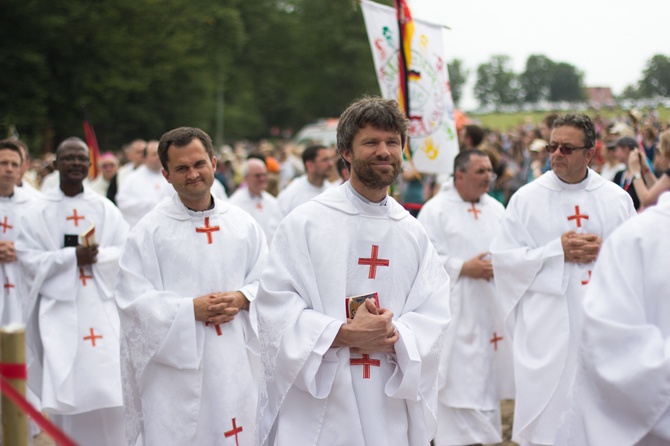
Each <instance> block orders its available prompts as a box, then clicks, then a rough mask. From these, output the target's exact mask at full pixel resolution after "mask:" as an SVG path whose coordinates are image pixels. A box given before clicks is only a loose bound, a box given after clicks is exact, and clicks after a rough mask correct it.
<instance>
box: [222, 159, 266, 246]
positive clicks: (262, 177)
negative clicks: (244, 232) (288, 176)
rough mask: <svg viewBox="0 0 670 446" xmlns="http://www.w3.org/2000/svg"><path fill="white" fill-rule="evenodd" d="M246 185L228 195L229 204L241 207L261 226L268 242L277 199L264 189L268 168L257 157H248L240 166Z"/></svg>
mask: <svg viewBox="0 0 670 446" xmlns="http://www.w3.org/2000/svg"><path fill="white" fill-rule="evenodd" d="M242 174H243V177H244V182H245V183H246V186H247V187H239V188H237V190H236V191H235V192H234V193H233V195H231V196H230V204H234V205H236V206H239V207H241V208H242V209H244V210H245V211H247V212H248V213H249V215H251V216H252V217H254V220H256V222H257V223H258V224H259V225H260V226H261V228H263V232H264V233H265V238H266V239H267V241H268V243H270V240H271V239H272V230H271V226H270V219H271V218H272V215H273V213H274V212H276V211H277V199H276V198H275V197H273V196H272V194H270V193H269V192H267V191H266V190H265V188H266V187H267V185H268V169H267V167H265V163H264V162H263V161H261V160H259V159H257V158H249V159H248V160H247V162H246V163H245V164H244V166H242Z"/></svg>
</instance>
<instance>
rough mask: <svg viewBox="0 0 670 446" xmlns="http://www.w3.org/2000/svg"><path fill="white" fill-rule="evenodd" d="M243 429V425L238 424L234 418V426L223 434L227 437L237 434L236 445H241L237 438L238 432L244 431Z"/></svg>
mask: <svg viewBox="0 0 670 446" xmlns="http://www.w3.org/2000/svg"><path fill="white" fill-rule="evenodd" d="M242 430H243V429H242V426H238V425H237V423H235V418H233V428H232V429H231V430H229V431H228V432H224V433H223V435H224V436H225V437H226V438H229V437H232V436H235V446H239V445H240V443H239V441H238V440H237V434H239V433H240V432H242Z"/></svg>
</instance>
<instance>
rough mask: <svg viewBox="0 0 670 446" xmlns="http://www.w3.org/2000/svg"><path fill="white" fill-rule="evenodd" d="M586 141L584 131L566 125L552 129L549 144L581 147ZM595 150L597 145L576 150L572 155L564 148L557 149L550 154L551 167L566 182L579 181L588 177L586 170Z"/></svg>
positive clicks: (573, 182)
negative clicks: (564, 150)
mask: <svg viewBox="0 0 670 446" xmlns="http://www.w3.org/2000/svg"><path fill="white" fill-rule="evenodd" d="M585 141H586V138H585V136H584V131H582V130H581V129H578V128H577V127H572V126H568V125H565V126H561V127H556V128H554V130H552V132H551V138H550V142H549V145H553V144H558V145H559V146H562V147H571V148H580V147H584V144H585ZM595 152H596V149H595V147H590V148H588V150H581V149H580V150H574V151H573V152H572V153H571V154H570V155H565V154H564V153H563V151H562V150H556V151H555V152H554V153H552V154H550V155H549V159H550V161H551V169H552V170H553V171H554V173H555V174H556V176H558V178H560V179H561V180H562V181H564V182H565V183H568V184H575V183H579V182H581V181H582V180H583V179H584V177H586V170H587V168H588V165H589V163H590V162H591V159H592V158H593V156H594V155H595Z"/></svg>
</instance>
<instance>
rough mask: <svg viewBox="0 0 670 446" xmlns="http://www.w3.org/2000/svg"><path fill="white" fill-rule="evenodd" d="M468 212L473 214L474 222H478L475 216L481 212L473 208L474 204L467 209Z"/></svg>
mask: <svg viewBox="0 0 670 446" xmlns="http://www.w3.org/2000/svg"><path fill="white" fill-rule="evenodd" d="M468 212H472V213H473V214H474V216H475V220H479V217H477V215H478V214H479V213H480V212H481V211H480V210H479V209H477V208H476V207H475V204H474V203H472V207H471V208H470V209H468Z"/></svg>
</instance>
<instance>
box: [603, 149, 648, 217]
mask: <svg viewBox="0 0 670 446" xmlns="http://www.w3.org/2000/svg"><path fill="white" fill-rule="evenodd" d="M637 147H638V144H637V141H636V140H635V138H633V137H631V136H624V137H621V138H619V139H618V140H617V142H616V143H615V144H614V157H615V158H616V160H617V161H619V162H621V163H624V164H625V167H624V169H622V170H620V171H618V172H617V173H616V175H614V178H613V179H612V181H614V182H615V183H616V184H618V185H619V186H621V187H622V188H623V190H625V191H626V192H628V195H630V198H631V199H632V200H633V206H635V210H638V209H640V199H639V197H638V194H637V191H636V189H635V187H636V186H635V184H633V180H634V179H636V178H639V179H641V180H642V181H644V182H645V184H646V183H647V182H648V181H653V179H652V178H643V176H644V177H653V176H654V175H653V174H652V173H651V170H650V169H648V168H647V169H646V172H644V175H643V173H642V172H637V173H635V174H633V173H632V172H631V171H630V170H629V169H628V158H629V156H630V153H631V152H632V151H633V150H635V149H636V148H637ZM645 166H646V163H645Z"/></svg>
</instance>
